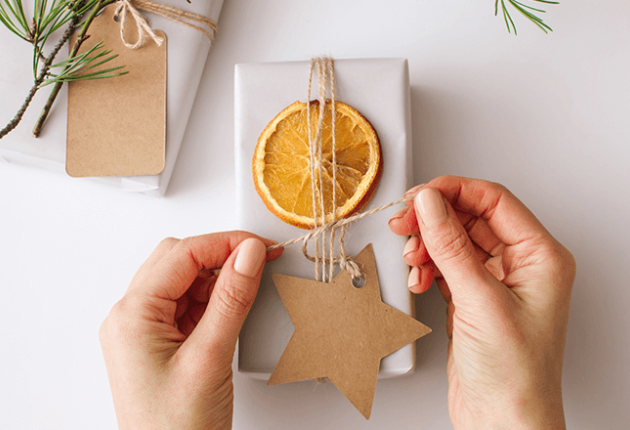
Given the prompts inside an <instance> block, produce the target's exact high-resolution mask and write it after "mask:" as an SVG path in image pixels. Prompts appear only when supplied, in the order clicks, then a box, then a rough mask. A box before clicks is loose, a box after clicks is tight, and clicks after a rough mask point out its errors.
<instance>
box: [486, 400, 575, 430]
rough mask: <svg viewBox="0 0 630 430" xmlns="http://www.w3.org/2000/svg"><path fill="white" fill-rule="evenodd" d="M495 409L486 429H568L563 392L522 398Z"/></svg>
mask: <svg viewBox="0 0 630 430" xmlns="http://www.w3.org/2000/svg"><path fill="white" fill-rule="evenodd" d="M500 409H501V410H494V411H491V412H490V413H488V414H485V417H489V418H490V422H488V423H487V426H483V428H485V429H492V430H508V429H509V430H541V429H545V430H566V423H565V419H564V408H563V405H562V394H561V393H558V394H555V395H552V396H551V395H544V394H541V395H540V396H538V397H536V398H520V399H517V400H515V401H513V402H511V405H510V406H508V407H503V408H500Z"/></svg>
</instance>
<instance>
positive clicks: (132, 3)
mask: <svg viewBox="0 0 630 430" xmlns="http://www.w3.org/2000/svg"><path fill="white" fill-rule="evenodd" d="M138 9H141V10H145V11H147V12H152V13H155V14H157V15H160V16H163V17H165V18H168V19H170V20H173V21H176V22H179V23H180V24H183V25H185V26H186V27H190V28H192V29H195V30H197V31H200V32H201V33H203V34H205V35H206V36H208V38H209V39H210V41H211V42H214V33H216V32H217V30H218V27H217V25H216V24H215V22H214V21H212V20H211V19H210V18H206V17H204V16H202V15H198V14H196V13H192V12H186V11H183V10H181V9H177V8H175V7H171V6H166V5H163V4H160V3H155V2H152V1H150V0H118V1H117V2H116V10H115V11H114V19H115V20H116V21H118V22H120V39H121V40H122V42H123V44H124V45H125V46H126V47H127V48H129V49H138V48H140V47H142V46H143V45H144V43H145V40H146V38H147V36H148V37H150V38H151V39H153V41H154V42H155V43H156V44H157V45H158V46H162V44H163V43H164V38H163V37H160V36H158V35H157V34H155V31H153V29H152V28H151V26H150V25H149V23H148V22H147V21H146V19H144V17H143V16H142V14H141V13H140V12H139V11H138ZM128 14H131V16H132V17H133V19H134V20H135V22H136V28H137V30H138V40H137V41H136V43H129V42H128V41H127V39H126V38H125V20H126V19H127V15H128ZM185 20H188V21H192V22H193V23H197V24H198V25H195V24H193V23H190V22H186V21H185ZM202 26H206V27H208V28H209V29H210V30H212V33H211V32H209V31H208V30H206V29H205V28H203V27H202Z"/></svg>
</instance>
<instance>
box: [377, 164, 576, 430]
mask: <svg viewBox="0 0 630 430" xmlns="http://www.w3.org/2000/svg"><path fill="white" fill-rule="evenodd" d="M418 192H419V193H418ZM411 193H418V195H417V196H416V198H415V199H414V200H413V201H412V202H410V204H409V205H408V206H409V208H405V209H403V210H402V211H400V212H399V213H397V214H396V215H394V217H393V218H392V219H391V220H390V222H389V225H390V228H391V230H392V231H393V232H394V233H396V234H399V235H411V236H412V237H411V239H409V241H408V243H407V245H406V246H405V251H404V258H405V261H406V262H407V264H408V265H409V266H411V267H412V270H411V271H410V274H409V288H410V290H411V291H413V292H415V293H420V292H424V291H426V290H427V289H428V288H429V286H430V285H431V283H432V281H433V277H434V276H435V279H436V283H437V285H438V287H439V289H440V292H441V293H442V295H443V297H444V299H445V300H446V302H447V304H448V305H447V334H448V336H449V338H450V341H449V350H448V361H447V375H448V381H449V394H448V405H449V413H450V416H451V421H452V422H453V426H454V427H455V429H542V428H544V429H564V428H565V421H564V412H563V406H562V392H561V377H562V361H563V358H564V345H565V338H566V330H567V323H568V317H569V303H570V296H571V289H572V285H573V280H574V277H575V260H574V259H573V256H572V255H571V253H570V252H569V251H568V250H567V249H566V248H564V247H563V246H562V245H561V244H560V243H559V242H558V241H557V240H555V239H554V238H553V237H552V236H551V234H550V233H549V232H548V231H547V230H545V228H544V227H543V226H542V224H541V223H540V222H539V221H538V220H537V219H536V217H535V216H534V215H533V214H532V213H531V212H530V211H529V210H528V209H527V207H525V205H524V204H523V203H522V202H521V201H519V200H518V199H517V198H516V197H515V196H514V195H513V194H511V193H510V192H509V191H508V190H507V189H506V188H505V187H503V186H501V185H498V184H494V183H490V182H486V181H481V180H475V179H467V178H458V177H453V176H445V177H439V178H436V179H434V180H433V181H431V182H430V183H428V184H426V185H421V186H418V187H416V188H414V189H412V190H410V191H409V192H408V195H409V194H411Z"/></svg>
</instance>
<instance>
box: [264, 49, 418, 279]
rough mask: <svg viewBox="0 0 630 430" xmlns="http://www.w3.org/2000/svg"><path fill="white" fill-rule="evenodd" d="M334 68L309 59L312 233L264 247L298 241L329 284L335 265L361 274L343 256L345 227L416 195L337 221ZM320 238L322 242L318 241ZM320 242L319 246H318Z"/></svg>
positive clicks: (331, 63) (324, 60)
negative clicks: (327, 137)
mask: <svg viewBox="0 0 630 430" xmlns="http://www.w3.org/2000/svg"><path fill="white" fill-rule="evenodd" d="M313 71H316V72H317V76H318V89H319V91H318V93H319V94H318V98H319V115H318V120H317V128H316V130H315V136H313V133H312V130H311V115H310V114H311V103H310V96H311V86H312V80H313ZM328 88H330V96H331V111H332V112H331V114H332V121H331V122H332V133H331V135H332V183H333V186H332V211H331V213H330V214H328V215H329V216H331V217H332V219H331V220H330V221H329V222H327V223H326V222H325V220H326V216H327V215H326V212H325V210H324V192H323V190H324V186H323V177H322V165H323V164H322V128H323V123H324V109H325V107H326V94H327V92H328ZM335 103H336V100H335V67H334V60H333V59H332V58H328V57H324V58H314V59H312V60H311V67H310V73H309V78H308V94H307V97H306V115H307V121H306V122H307V125H308V144H309V148H310V169H311V192H312V196H313V201H312V204H313V222H314V226H313V230H311V231H310V232H308V233H307V234H305V235H303V236H300V237H296V238H295V239H291V240H288V241H286V242H282V243H278V244H275V245H272V246H270V247H268V248H267V250H268V251H271V250H273V249H276V248H284V247H286V246H289V245H293V244H295V243H298V242H302V253H303V254H304V256H305V257H306V258H308V259H309V260H310V261H313V262H314V263H315V280H317V281H320V280H322V281H323V282H331V281H332V279H333V272H334V265H335V264H339V267H340V268H341V269H342V270H346V271H348V272H349V273H350V274H351V275H352V278H353V279H355V278H359V277H361V276H362V275H363V273H362V271H361V268H360V267H359V266H358V264H357V263H356V262H355V261H354V260H353V259H352V257H350V256H349V255H347V254H346V249H345V244H344V239H345V235H346V229H347V227H348V225H350V224H351V223H353V222H356V221H358V220H360V219H362V218H365V217H367V216H370V215H372V214H375V213H376V212H380V211H382V210H385V209H387V208H390V207H392V206H394V205H397V204H399V203H404V202H407V201H409V200H412V199H413V198H414V197H415V195H411V196H408V197H404V198H402V199H399V200H396V201H394V202H391V203H388V204H386V205H383V206H379V207H377V208H374V209H371V210H369V211H366V212H359V213H356V214H354V215H352V216H350V217H348V218H341V219H337V206H336V204H337V200H336V197H337V195H336V187H335V184H336V183H337V156H336V145H337V141H336V136H335V123H336V121H335V119H336V117H335V113H336V110H335ZM316 167H317V170H316ZM316 173H317V178H315V174H316ZM318 183H319V190H321V192H319V193H318V192H317V191H318V189H317V185H318ZM316 194H319V202H317V198H316ZM317 203H319V205H320V209H321V214H322V215H321V216H319V215H318V213H317ZM338 229H339V230H340V232H339V239H338V243H337V245H338V248H339V255H338V256H335V236H336V232H337V230H338ZM327 234H328V235H329V238H328V241H326V235H327ZM320 237H321V241H320ZM311 239H313V240H314V245H315V255H314V256H311V255H309V253H308V242H309V241H310V240H311ZM320 242H321V243H320ZM327 244H328V249H326V245H327ZM326 265H328V271H327V270H326ZM327 274H328V276H326V275H327Z"/></svg>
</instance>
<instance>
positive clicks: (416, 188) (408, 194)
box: [404, 184, 427, 197]
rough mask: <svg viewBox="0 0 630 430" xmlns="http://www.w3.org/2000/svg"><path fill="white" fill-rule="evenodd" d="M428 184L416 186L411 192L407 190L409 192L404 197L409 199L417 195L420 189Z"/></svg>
mask: <svg viewBox="0 0 630 430" xmlns="http://www.w3.org/2000/svg"><path fill="white" fill-rule="evenodd" d="M426 185H427V184H420V185H416V186H415V187H413V188H410V189H409V190H407V192H406V193H405V195H404V197H409V196H411V195H413V194H416V193H417V192H418V191H420V188H422V187H424V186H426Z"/></svg>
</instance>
